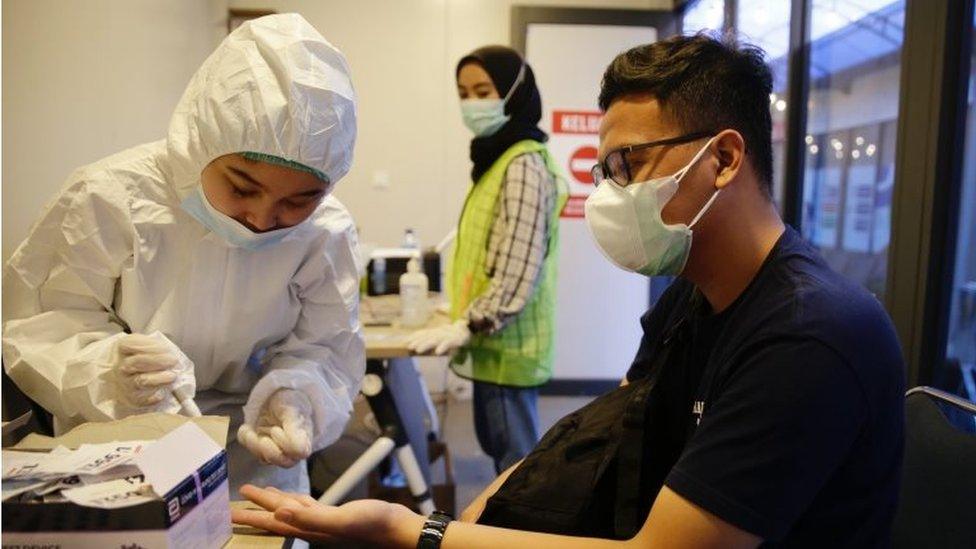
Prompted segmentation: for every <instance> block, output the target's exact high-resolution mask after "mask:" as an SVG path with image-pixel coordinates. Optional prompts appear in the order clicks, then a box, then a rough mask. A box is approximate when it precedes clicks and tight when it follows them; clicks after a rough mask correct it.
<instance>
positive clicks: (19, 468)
mask: <svg viewBox="0 0 976 549" xmlns="http://www.w3.org/2000/svg"><path fill="white" fill-rule="evenodd" d="M47 457H48V454H42V453H40V452H16V451H13V450H4V451H3V480H23V479H28V478H36V475H39V474H40V471H41V464H42V463H43V462H44V460H46V459H47ZM4 497H5V498H6V496H4Z"/></svg>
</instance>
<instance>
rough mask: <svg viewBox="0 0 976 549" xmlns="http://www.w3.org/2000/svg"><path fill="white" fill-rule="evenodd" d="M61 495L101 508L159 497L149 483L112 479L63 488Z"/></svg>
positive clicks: (113, 507)
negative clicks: (79, 486)
mask: <svg viewBox="0 0 976 549" xmlns="http://www.w3.org/2000/svg"><path fill="white" fill-rule="evenodd" d="M61 495H62V496H64V497H65V498H66V499H67V500H68V501H70V502H72V503H75V504H77V505H81V506H84V507H97V508H99V509H118V508H120V507H131V506H133V505H139V504H140V503H146V502H147V501H154V500H156V499H157V498H156V496H155V495H154V494H153V493H152V488H151V487H150V486H149V485H148V484H145V483H143V484H130V483H129V482H126V481H125V480H110V481H108V482H100V483H98V484H92V485H91V486H82V487H81V488H72V489H70V490H63V491H62V492H61Z"/></svg>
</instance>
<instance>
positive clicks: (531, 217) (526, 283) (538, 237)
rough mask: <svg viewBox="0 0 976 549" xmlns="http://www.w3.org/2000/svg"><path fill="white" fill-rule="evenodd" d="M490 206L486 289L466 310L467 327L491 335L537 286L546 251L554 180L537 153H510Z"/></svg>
mask: <svg viewBox="0 0 976 549" xmlns="http://www.w3.org/2000/svg"><path fill="white" fill-rule="evenodd" d="M503 184H504V188H503V190H502V195H501V197H500V198H499V200H498V202H497V203H496V205H495V221H494V223H493V224H492V227H491V237H490V238H489V240H488V251H487V257H486V262H485V268H486V269H488V275H489V276H490V277H491V285H490V286H489V288H488V290H487V291H485V292H484V293H483V294H481V295H480V296H478V297H477V298H476V299H475V300H474V301H473V302H472V303H471V305H470V307H469V308H468V312H467V315H468V321H469V326H470V328H471V330H472V331H474V332H478V333H487V334H493V333H495V332H497V331H499V330H501V329H502V328H504V327H505V326H507V325H508V324H509V323H510V322H511V321H512V320H514V319H515V316H516V315H518V314H519V312H521V311H522V309H523V308H525V306H526V304H527V303H528V302H529V301H530V300H531V299H532V295H533V293H534V292H535V290H536V287H537V286H538V284H539V273H540V272H541V270H542V265H543V261H544V260H545V258H546V254H547V253H548V242H549V228H550V226H551V223H554V222H555V223H558V222H559V220H558V219H555V220H554V219H552V210H553V205H554V201H555V200H556V179H555V177H554V176H553V175H552V174H551V173H549V170H547V169H546V163H545V160H544V159H543V157H542V155H541V154H539V153H528V154H523V155H520V156H517V157H515V159H514V160H512V162H511V164H509V165H508V169H507V170H506V171H505V181H504V183H503Z"/></svg>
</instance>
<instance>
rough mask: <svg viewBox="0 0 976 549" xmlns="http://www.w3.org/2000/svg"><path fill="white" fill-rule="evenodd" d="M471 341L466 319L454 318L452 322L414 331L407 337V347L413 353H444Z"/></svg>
mask: <svg viewBox="0 0 976 549" xmlns="http://www.w3.org/2000/svg"><path fill="white" fill-rule="evenodd" d="M469 341H471V330H469V329H468V321H467V320H455V321H454V322H453V323H452V324H448V325H446V326H438V327H437V328H428V329H426V330H420V331H419V332H415V333H414V334H412V335H411V336H410V337H409V338H408V339H407V348H408V349H410V350H411V351H413V352H415V353H428V352H430V351H432V350H433V352H434V354H435V355H444V354H447V353H450V352H453V351H456V350H457V349H458V348H460V347H463V346H464V345H466V344H467V343H468V342H469Z"/></svg>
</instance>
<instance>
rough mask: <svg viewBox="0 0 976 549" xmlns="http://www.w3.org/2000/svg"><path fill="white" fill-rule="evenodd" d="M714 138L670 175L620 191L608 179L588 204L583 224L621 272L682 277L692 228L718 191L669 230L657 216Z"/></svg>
mask: <svg viewBox="0 0 976 549" xmlns="http://www.w3.org/2000/svg"><path fill="white" fill-rule="evenodd" d="M712 141H714V138H712V139H709V140H708V143H706V144H705V146H704V147H702V148H701V149H700V150H699V151H698V153H697V154H695V156H694V157H693V158H692V159H691V161H690V162H688V164H686V165H685V167H683V168H681V169H680V170H678V171H677V172H675V173H674V174H673V175H668V176H664V177H658V178H655V179H650V180H648V181H645V182H635V183H631V184H629V185H627V186H626V187H621V186H620V185H618V184H617V183H615V182H614V181H612V180H610V179H606V180H604V181H603V182H601V183H600V185H599V186H598V187H597V188H596V191H595V192H593V194H591V195H590V196H589V198H588V199H587V200H586V224H587V226H588V227H589V229H590V232H591V233H592V234H593V238H594V239H595V240H596V243H597V247H598V248H600V251H601V252H603V255H605V256H606V257H607V259H609V260H610V262H611V263H613V264H614V265H616V266H618V267H620V268H621V269H624V270H627V271H632V272H637V273H641V274H644V275H647V276H659V275H662V276H663V275H670V276H675V275H679V274H681V271H683V270H684V267H685V263H687V261H688V255H689V254H690V253H691V236H692V231H691V229H692V227H694V226H695V224H696V223H698V220H700V219H701V218H702V216H704V215H705V212H707V211H708V209H709V208H710V207H711V205H712V203H713V202H714V201H715V199H716V198H717V197H718V193H719V189H716V190H715V192H713V193H712V197H711V198H710V199H709V200H708V202H706V203H705V205H704V206H702V209H701V210H700V211H699V212H698V214H697V215H696V216H695V217H694V219H692V220H691V222H690V223H688V224H687V225H685V224H684V223H678V224H673V225H668V224H666V223H664V221H663V219H662V218H661V212H662V211H663V210H664V206H665V205H666V204H667V203H668V201H669V200H671V198H672V197H673V196H674V195H675V193H677V192H678V184H679V183H680V182H681V179H682V178H684V176H685V175H686V174H687V173H688V172H689V171H690V170H691V168H692V167H693V166H694V165H695V163H696V162H698V160H699V159H700V158H701V157H702V155H703V154H704V153H705V151H706V150H708V147H709V145H711V144H712Z"/></svg>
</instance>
